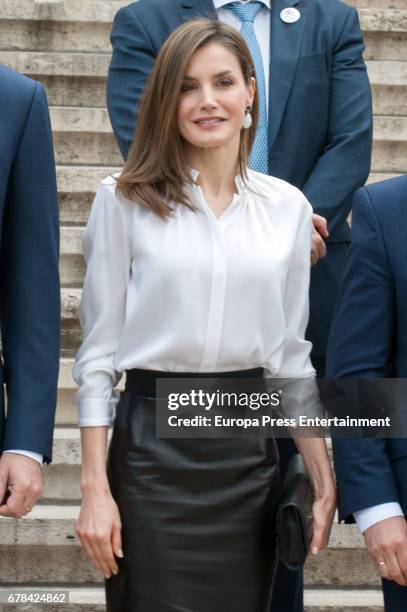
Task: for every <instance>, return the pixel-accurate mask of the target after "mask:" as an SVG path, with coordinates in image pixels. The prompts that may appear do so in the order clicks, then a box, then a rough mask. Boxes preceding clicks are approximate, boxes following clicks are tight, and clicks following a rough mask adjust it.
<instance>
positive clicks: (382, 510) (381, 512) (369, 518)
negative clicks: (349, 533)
mask: <svg viewBox="0 0 407 612" xmlns="http://www.w3.org/2000/svg"><path fill="white" fill-rule="evenodd" d="M353 516H354V517H355V521H356V523H357V526H358V527H359V530H360V532H361V533H364V532H365V531H366V529H369V527H371V526H372V525H375V524H376V523H379V522H380V521H384V520H385V519H387V518H393V517H394V516H404V513H403V510H402V509H401V506H400V504H399V503H398V502H386V503H385V504H377V506H371V507H370V508H363V510H358V511H357V512H354V513H353Z"/></svg>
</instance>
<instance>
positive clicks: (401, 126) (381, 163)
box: [51, 107, 407, 173]
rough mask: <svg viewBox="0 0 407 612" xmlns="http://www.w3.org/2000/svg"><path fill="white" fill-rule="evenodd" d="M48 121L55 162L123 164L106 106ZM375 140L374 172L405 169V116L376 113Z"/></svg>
mask: <svg viewBox="0 0 407 612" xmlns="http://www.w3.org/2000/svg"><path fill="white" fill-rule="evenodd" d="M51 120H52V126H53V133H54V145H55V156H56V160H57V164H62V165H91V164H100V165H104V166H106V165H112V166H120V165H121V164H122V158H121V155H120V152H119V150H118V147H117V145H116V141H115V139H114V136H113V134H112V133H111V127H110V122H109V118H108V115H107V111H106V109H102V108H66V107H52V108H51ZM374 140H375V142H374V147H373V163H372V171H373V172H384V173H403V172H406V171H407V117H392V116H376V117H375V129H374ZM390 149H391V154H389V153H390V151H389V150H390Z"/></svg>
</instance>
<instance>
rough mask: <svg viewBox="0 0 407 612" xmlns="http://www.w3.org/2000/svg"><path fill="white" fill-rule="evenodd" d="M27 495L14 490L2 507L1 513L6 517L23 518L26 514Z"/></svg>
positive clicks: (0, 508)
mask: <svg viewBox="0 0 407 612" xmlns="http://www.w3.org/2000/svg"><path fill="white" fill-rule="evenodd" d="M24 499H25V495H24V493H23V492H22V491H21V490H17V489H12V490H11V495H10V497H9V498H8V500H7V502H6V503H5V504H4V505H3V506H1V507H0V513H1V514H3V515H4V516H10V517H14V518H21V517H22V516H23V515H24V514H25V508H24Z"/></svg>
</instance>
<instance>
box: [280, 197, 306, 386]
mask: <svg viewBox="0 0 407 612" xmlns="http://www.w3.org/2000/svg"><path fill="white" fill-rule="evenodd" d="M311 236H312V208H311V206H310V205H309V203H308V202H306V204H305V205H304V209H303V213H302V218H301V223H300V226H299V229H298V233H297V236H296V240H295V248H294V253H293V256H292V260H291V263H290V268H289V272H288V276H287V281H286V285H285V292H284V299H283V307H284V315H285V319H286V324H287V333H286V339H285V343H284V348H283V354H282V359H281V364H280V368H279V370H278V372H276V373H275V374H274V376H275V377H279V378H280V377H281V378H309V377H313V376H314V374H315V371H314V368H313V367H312V364H311V360H310V357H309V355H310V352H311V343H310V342H308V341H307V340H305V330H306V327H307V323H308V315H309V297H308V294H309V282H310V266H311V260H310V258H311V255H310V254H311Z"/></svg>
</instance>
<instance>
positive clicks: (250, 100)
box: [247, 77, 256, 106]
mask: <svg viewBox="0 0 407 612" xmlns="http://www.w3.org/2000/svg"><path fill="white" fill-rule="evenodd" d="M255 91H256V79H255V78H254V77H250V82H249V83H248V85H247V93H248V96H249V97H248V99H247V104H250V105H251V106H253V100H254V92H255Z"/></svg>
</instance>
